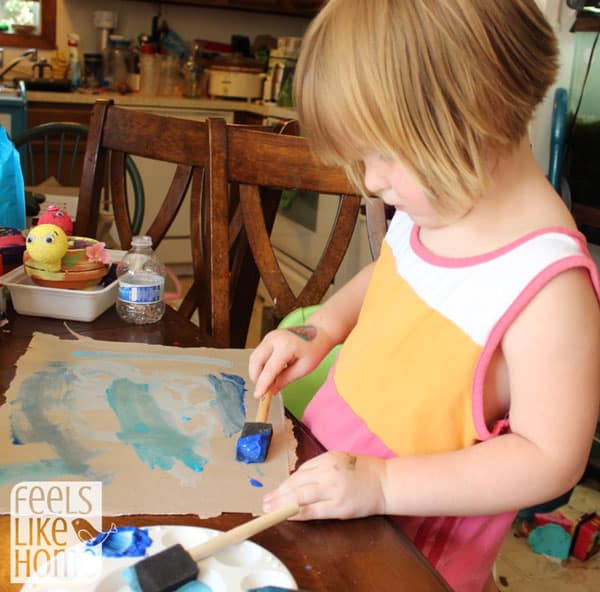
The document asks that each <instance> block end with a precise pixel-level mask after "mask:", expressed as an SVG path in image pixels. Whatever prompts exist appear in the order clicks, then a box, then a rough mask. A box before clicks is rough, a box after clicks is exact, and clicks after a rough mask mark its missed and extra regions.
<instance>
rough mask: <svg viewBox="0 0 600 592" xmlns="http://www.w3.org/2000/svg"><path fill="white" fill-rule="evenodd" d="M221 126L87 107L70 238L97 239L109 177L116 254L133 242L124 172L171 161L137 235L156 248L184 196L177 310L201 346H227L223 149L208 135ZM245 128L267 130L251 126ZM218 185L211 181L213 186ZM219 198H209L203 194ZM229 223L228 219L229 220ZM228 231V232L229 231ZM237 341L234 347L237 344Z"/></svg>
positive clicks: (231, 249)
mask: <svg viewBox="0 0 600 592" xmlns="http://www.w3.org/2000/svg"><path fill="white" fill-rule="evenodd" d="M223 126H225V122H224V121H220V124H219V125H217V124H213V125H212V126H209V124H208V123H207V122H199V121H190V120H184V119H180V118H174V117H164V116H160V115H155V114H152V113H144V112H140V111H135V110H131V109H122V108H119V107H116V106H115V105H114V104H113V102H112V101H105V100H102V101H98V102H97V103H96V104H95V105H94V108H93V111H92V116H91V120H90V125H89V136H88V142H87V147H86V152H85V163H84V168H83V175H82V181H81V188H80V196H79V203H78V211H77V217H76V223H75V229H74V233H76V234H79V235H82V236H92V237H93V236H96V232H97V228H98V214H99V209H100V200H101V192H102V186H103V184H104V182H105V181H104V179H105V177H106V176H108V183H109V185H110V195H111V203H112V209H113V213H114V217H115V225H116V229H117V234H118V237H119V241H120V246H121V248H122V249H128V248H129V246H130V243H131V238H132V236H133V234H134V233H133V232H132V227H131V224H130V217H129V200H128V196H127V187H126V183H125V181H124V178H125V177H124V167H125V163H126V162H127V159H128V158H130V157H131V156H139V157H145V158H149V159H154V160H157V161H164V162H169V163H173V164H174V165H175V166H174V173H173V176H172V179H171V182H170V184H169V187H168V189H167V191H166V193H165V195H164V197H163V199H162V202H161V204H160V207H158V209H157V210H156V211H157V213H156V215H155V216H154V218H153V219H152V220H148V221H145V222H144V225H143V227H142V228H141V232H142V233H144V234H147V235H149V236H151V237H152V242H153V245H154V247H155V248H156V247H158V246H159V245H160V244H161V242H162V241H163V239H164V237H165V235H166V233H167V232H168V231H169V229H170V228H171V226H172V224H173V222H174V220H175V218H176V216H177V214H178V212H179V211H180V209H181V207H182V206H183V204H184V201H185V199H186V196H187V195H188V194H189V206H188V207H189V208H190V237H191V239H190V240H191V255H192V267H193V278H194V281H193V286H192V288H191V289H190V290H189V291H188V293H187V294H186V295H185V297H184V300H183V302H182V304H181V305H180V307H179V311H180V312H181V314H183V315H185V316H186V317H187V318H191V317H192V316H193V314H194V312H196V311H198V325H199V327H200V331H201V344H202V345H211V346H215V347H230V346H232V345H234V344H233V342H232V339H231V327H230V315H229V310H230V307H231V303H230V297H229V294H230V293H231V291H230V281H231V274H230V271H229V269H230V259H231V260H234V259H237V255H236V253H235V249H236V248H237V245H238V244H239V243H238V242H235V241H234V242H233V243H232V244H231V246H230V241H229V234H230V231H229V218H230V217H229V209H230V208H229V203H228V200H227V198H226V197H223V193H222V192H219V191H217V190H216V189H214V188H213V186H214V185H217V184H218V186H219V187H220V186H221V183H222V182H223V180H224V175H225V172H224V170H223V169H222V166H221V163H222V162H223V157H224V152H223V151H224V149H225V144H224V143H223V142H222V137H221V136H219V137H218V138H215V132H216V131H220V130H221V129H222V127H223ZM250 127H251V128H252V129H257V128H258V129H263V130H266V129H269V128H265V127H264V126H250ZM217 179H218V181H217ZM212 195H214V196H218V199H209V196H212ZM234 224H235V221H234ZM233 232H235V230H234V231H233ZM236 343H237V342H236Z"/></svg>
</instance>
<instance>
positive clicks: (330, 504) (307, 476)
mask: <svg viewBox="0 0 600 592" xmlns="http://www.w3.org/2000/svg"><path fill="white" fill-rule="evenodd" d="M384 477H385V460H383V459H379V458H372V457H368V456H355V455H353V454H349V453H347V452H326V453H324V454H321V455H319V456H316V457H315V458H312V459H311V460H309V461H307V462H305V463H304V464H303V465H301V466H300V468H299V469H298V470H297V471H296V472H295V473H294V474H292V475H290V477H288V478H287V479H286V480H285V481H284V482H283V483H282V484H281V485H280V486H279V487H278V488H277V489H276V490H275V491H273V492H272V493H268V494H267V495H265V497H264V498H263V510H264V511H265V512H270V511H272V510H274V509H277V508H279V507H281V506H283V505H284V504H287V503H291V502H296V503H297V504H298V505H299V506H300V512H299V513H298V514H296V516H294V517H293V518H292V520H313V519H321V518H359V517H362V516H371V515H374V514H385V496H384V492H383V481H384Z"/></svg>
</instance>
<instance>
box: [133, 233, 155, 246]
mask: <svg viewBox="0 0 600 592" xmlns="http://www.w3.org/2000/svg"><path fill="white" fill-rule="evenodd" d="M131 246H132V247H151V246H152V237H151V236H148V235H147V234H144V235H140V236H134V237H133V238H132V239H131Z"/></svg>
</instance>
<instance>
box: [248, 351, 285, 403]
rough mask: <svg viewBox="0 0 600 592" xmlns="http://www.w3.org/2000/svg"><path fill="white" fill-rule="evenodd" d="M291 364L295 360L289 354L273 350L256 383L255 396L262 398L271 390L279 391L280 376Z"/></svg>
mask: <svg viewBox="0 0 600 592" xmlns="http://www.w3.org/2000/svg"><path fill="white" fill-rule="evenodd" d="M291 363H293V360H291V359H290V358H289V356H288V354H287V352H285V351H280V350H272V351H271V355H270V356H269V358H268V359H267V360H266V362H265V364H264V365H263V367H262V370H261V372H260V374H259V375H258V377H257V379H256V381H255V388H254V396H255V397H262V395H264V393H265V392H266V391H267V390H268V389H269V388H270V389H272V390H273V391H278V390H279V384H278V377H279V374H280V373H281V372H282V371H283V370H284V369H285V368H286V366H288V365H289V364H291Z"/></svg>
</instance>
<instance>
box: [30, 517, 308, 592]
mask: <svg viewBox="0 0 600 592" xmlns="http://www.w3.org/2000/svg"><path fill="white" fill-rule="evenodd" d="M144 530H146V532H147V533H148V535H149V536H150V538H151V539H152V544H151V545H150V547H148V548H147V550H146V556H148V555H154V554H155V553H158V552H159V551H162V550H163V549H166V548H167V547H170V546H171V545H174V544H176V543H180V544H182V545H183V546H184V547H185V548H188V549H189V548H191V547H193V546H195V545H198V544H200V543H202V542H204V541H206V540H208V539H209V538H212V537H214V536H216V535H217V534H219V531H217V530H213V529H209V528H201V527H194V526H150V527H146V528H144ZM91 549H98V547H92V548H91ZM91 549H90V547H87V546H86V545H85V544H79V545H76V546H74V547H71V548H70V549H69V550H68V551H69V552H70V553H72V554H73V555H72V557H71V562H70V563H69V565H71V566H73V569H74V571H75V572H77V571H78V570H79V572H80V573H70V574H69V577H67V580H68V582H66V583H62V584H61V581H60V580H57V581H56V583H55V584H52V582H51V581H50V582H46V583H41V582H40V581H39V580H38V579H37V578H36V576H35V575H34V576H33V577H32V578H30V580H28V583H26V584H25V585H24V586H23V588H21V592H42V591H43V592H67V591H68V592H131V588H130V587H129V586H128V585H127V584H126V583H125V580H124V579H123V577H122V573H123V570H124V569H125V568H127V567H129V566H131V565H133V564H134V563H137V562H138V561H141V560H142V559H143V557H126V556H123V557H106V556H103V554H102V555H100V556H98V552H96V553H94V555H95V557H93V556H92V555H91V554H90V551H91ZM98 560H99V561H100V565H98V563H96V562H97V561H98ZM198 567H199V571H200V573H199V575H198V580H197V581H196V582H195V584H196V586H194V587H193V588H192V589H193V590H194V591H196V590H197V591H200V590H202V591H203V592H208V591H210V592H244V591H245V590H248V589H251V588H259V587H262V586H279V587H282V588H286V589H290V590H297V585H296V581H295V580H294V577H293V576H292V574H291V573H290V572H289V570H288V569H287V568H286V566H285V565H284V564H283V563H282V562H281V561H280V560H279V559H278V558H277V557H276V556H275V555H273V554H272V553H271V552H269V551H267V549H265V548H264V547H261V546H260V545H258V544H256V543H254V542H252V541H244V542H243V543H238V544H237V545H231V546H230V547H228V548H227V549H224V550H223V551H221V552H220V553H217V554H216V555H214V556H212V557H208V558H207V559H204V560H202V561H200V562H199V563H198ZM49 573H51V574H54V573H56V572H54V571H52V570H50V571H49ZM58 573H61V574H63V578H64V572H61V571H60V570H58ZM94 575H95V576H96V577H94ZM63 582H64V579H63ZM190 585H191V584H188V586H190Z"/></svg>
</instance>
